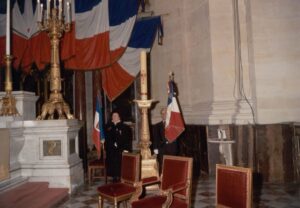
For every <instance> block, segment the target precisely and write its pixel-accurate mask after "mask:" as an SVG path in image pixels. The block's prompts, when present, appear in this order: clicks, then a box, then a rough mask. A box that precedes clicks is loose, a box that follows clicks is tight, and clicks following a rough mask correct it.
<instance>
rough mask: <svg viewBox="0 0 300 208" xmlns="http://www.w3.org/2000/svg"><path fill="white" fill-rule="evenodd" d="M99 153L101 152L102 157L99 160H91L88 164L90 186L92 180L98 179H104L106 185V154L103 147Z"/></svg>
mask: <svg viewBox="0 0 300 208" xmlns="http://www.w3.org/2000/svg"><path fill="white" fill-rule="evenodd" d="M101 152H102V157H101V158H100V159H93V160H91V161H89V163H88V179H89V184H92V182H93V181H94V179H99V178H100V179H105V184H106V183H107V173H106V165H105V160H106V152H105V149H104V147H103V145H102V147H101ZM97 171H98V172H97ZM97 173H98V174H97Z"/></svg>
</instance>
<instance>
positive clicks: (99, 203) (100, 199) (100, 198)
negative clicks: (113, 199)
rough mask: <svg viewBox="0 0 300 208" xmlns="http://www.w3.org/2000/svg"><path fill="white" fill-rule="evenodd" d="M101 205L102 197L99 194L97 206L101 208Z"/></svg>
mask: <svg viewBox="0 0 300 208" xmlns="http://www.w3.org/2000/svg"><path fill="white" fill-rule="evenodd" d="M102 207H103V199H102V197H101V196H99V202H98V208H102Z"/></svg>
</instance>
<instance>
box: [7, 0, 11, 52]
mask: <svg viewBox="0 0 300 208" xmlns="http://www.w3.org/2000/svg"><path fill="white" fill-rule="evenodd" d="M6 2H7V7H6V55H10V0H7V1H6Z"/></svg>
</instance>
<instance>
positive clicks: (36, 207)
mask: <svg viewBox="0 0 300 208" xmlns="http://www.w3.org/2000/svg"><path fill="white" fill-rule="evenodd" d="M48 185H49V183H47V182H29V183H26V184H23V185H20V186H18V187H16V188H14V189H11V190H8V191H6V192H3V193H1V194H0V207H1V208H18V207H20V208H21V207H22V208H51V207H55V206H56V205H57V204H59V203H61V202H62V201H63V200H65V199H67V197H68V189H67V188H48Z"/></svg>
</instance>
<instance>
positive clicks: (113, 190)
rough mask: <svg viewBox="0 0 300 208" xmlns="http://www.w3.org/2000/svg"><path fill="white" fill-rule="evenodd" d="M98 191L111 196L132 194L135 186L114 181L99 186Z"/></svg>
mask: <svg viewBox="0 0 300 208" xmlns="http://www.w3.org/2000/svg"><path fill="white" fill-rule="evenodd" d="M97 190H98V192H101V193H102V194H105V195H106V196H110V197H121V196H123V195H127V194H132V193H133V192H135V188H134V187H132V186H130V185H127V184H124V183H113V184H108V185H104V186H100V187H98V188H97Z"/></svg>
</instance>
